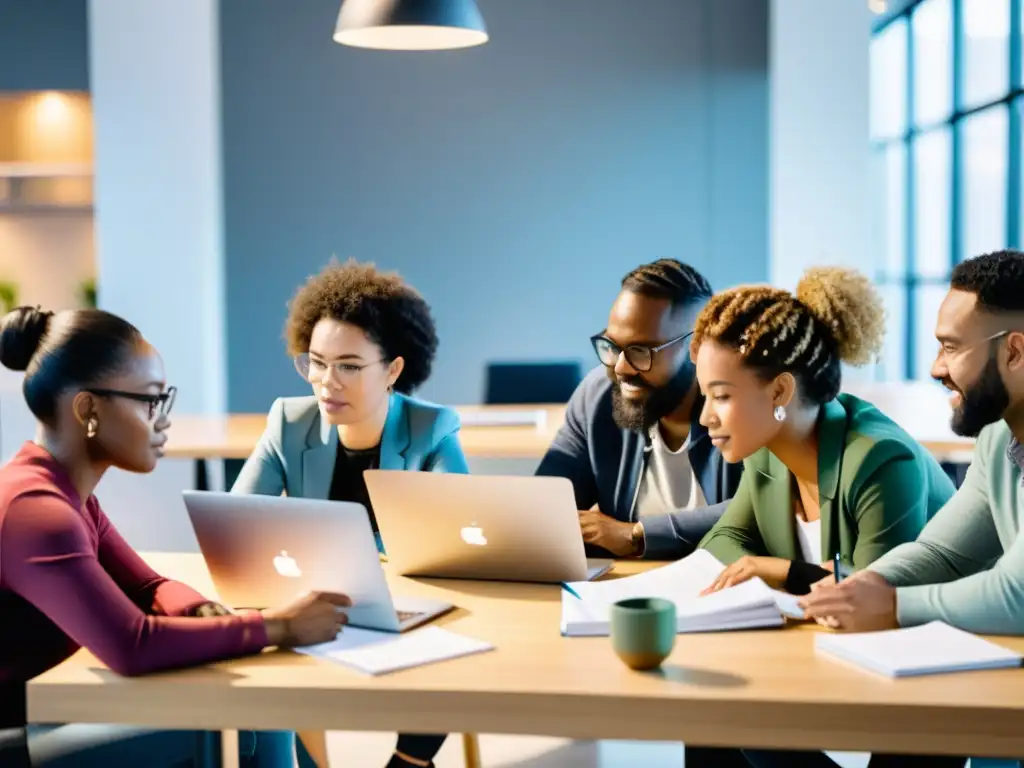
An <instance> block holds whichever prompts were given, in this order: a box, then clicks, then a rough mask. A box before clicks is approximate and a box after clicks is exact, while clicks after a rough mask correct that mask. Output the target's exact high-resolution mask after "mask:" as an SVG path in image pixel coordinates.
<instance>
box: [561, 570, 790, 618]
mask: <svg viewBox="0 0 1024 768" xmlns="http://www.w3.org/2000/svg"><path fill="white" fill-rule="evenodd" d="M724 567H725V566H723V565H722V563H721V562H719V561H718V560H717V559H716V558H715V557H714V555H712V554H710V553H708V552H706V551H704V550H697V551H696V552H694V553H693V554H692V555H690V556H689V557H686V558H684V559H682V560H679V561H677V562H675V563H672V564H670V565H665V566H662V567H661V568H655V569H654V570H651V571H646V572H644V573H641V574H637V575H636V576H627V577H625V578H622V579H610V580H608V581H595V582H573V583H572V584H570V585H569V586H570V587H571V588H572V589H573V590H575V592H576V594H578V595H579V598H577V597H575V596H574V595H572V594H570V593H569V592H567V591H564V590H563V591H562V634H563V635H567V636H586V635H590V636H593V635H607V634H608V632H609V611H610V609H611V606H612V604H614V603H616V602H618V601H619V600H627V599H629V598H634V597H661V598H664V599H666V600H671V601H672V602H673V603H675V605H676V618H677V629H678V631H679V632H715V631H720V630H729V629H754V628H757V627H777V626H780V625H781V624H782V623H783V621H784V618H783V611H782V610H780V608H779V605H778V602H777V598H776V593H775V592H774V590H772V589H770V588H769V587H768V585H767V584H765V583H764V582H763V581H761V580H760V579H751V580H750V581H747V582H744V583H743V584H739V585H737V586H735V587H730V588H728V589H723V590H722V591H721V592H716V593H714V594H711V595H706V596H704V597H701V596H700V593H701V592H702V591H703V590H704V589H705V588H706V587H707V586H708V585H709V584H711V583H712V582H713V581H714V580H715V577H717V576H718V574H719V573H721V571H722V569H723V568H724Z"/></svg>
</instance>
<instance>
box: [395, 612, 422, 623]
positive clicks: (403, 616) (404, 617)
mask: <svg viewBox="0 0 1024 768" xmlns="http://www.w3.org/2000/svg"><path fill="white" fill-rule="evenodd" d="M395 613H397V614H398V620H399V621H400V622H402V621H408V620H409V619H418V618H419V617H420V616H422V615H423V611H395Z"/></svg>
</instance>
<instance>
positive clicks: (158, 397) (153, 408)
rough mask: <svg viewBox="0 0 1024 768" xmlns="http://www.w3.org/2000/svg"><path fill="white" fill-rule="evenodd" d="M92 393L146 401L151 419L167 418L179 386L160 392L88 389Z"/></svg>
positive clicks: (100, 395) (141, 401) (140, 401)
mask: <svg viewBox="0 0 1024 768" xmlns="http://www.w3.org/2000/svg"><path fill="white" fill-rule="evenodd" d="M85 391H86V392H88V393H89V394H91V395H96V396H97V397H120V398H123V399H125V400H134V401H135V402H137V403H145V404H146V405H148V406H149V420H150V421H154V420H156V419H163V418H166V417H167V416H168V415H170V413H171V408H173V407H174V398H175V396H177V394H178V388H177V387H168V388H167V389H166V390H165V391H163V392H161V393H159V394H149V393H146V392H126V391H125V390H123V389H87V390H85Z"/></svg>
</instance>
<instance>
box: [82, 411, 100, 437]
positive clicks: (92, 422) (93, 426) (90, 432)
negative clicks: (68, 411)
mask: <svg viewBox="0 0 1024 768" xmlns="http://www.w3.org/2000/svg"><path fill="white" fill-rule="evenodd" d="M99 428H100V423H99V422H98V421H97V420H96V417H95V416H93V417H92V418H91V419H89V421H88V422H87V423H86V425H85V436H86V437H88V438H93V437H96V432H97V430H99Z"/></svg>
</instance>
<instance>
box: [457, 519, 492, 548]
mask: <svg viewBox="0 0 1024 768" xmlns="http://www.w3.org/2000/svg"><path fill="white" fill-rule="evenodd" d="M459 533H460V534H462V540H463V541H464V542H466V543H467V544H471V545H472V546H474V547H485V546H487V537H486V536H484V529H483V528H480V527H479V526H477V524H476V523H473V525H467V526H466V527H465V528H463V529H462V530H461V531H459Z"/></svg>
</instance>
